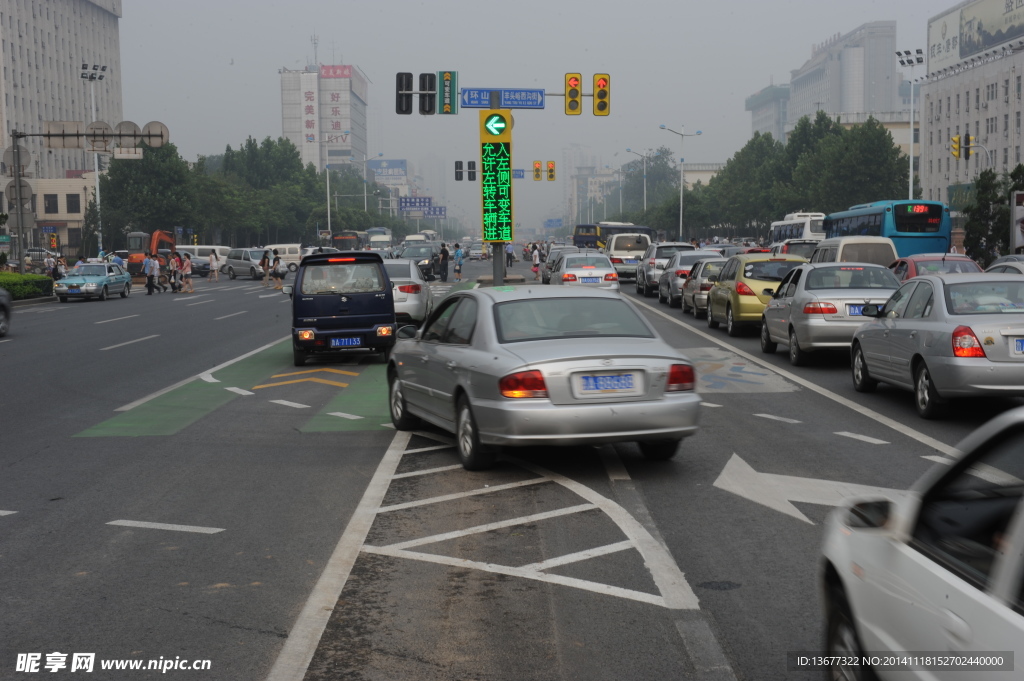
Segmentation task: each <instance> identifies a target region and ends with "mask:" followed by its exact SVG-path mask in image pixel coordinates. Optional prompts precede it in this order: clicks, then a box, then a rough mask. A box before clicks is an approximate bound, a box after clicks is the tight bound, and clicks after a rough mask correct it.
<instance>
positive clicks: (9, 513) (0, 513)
mask: <svg viewBox="0 0 1024 681" xmlns="http://www.w3.org/2000/svg"><path fill="white" fill-rule="evenodd" d="M15 513H17V511H0V515H14V514H15Z"/></svg>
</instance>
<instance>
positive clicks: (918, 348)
mask: <svg viewBox="0 0 1024 681" xmlns="http://www.w3.org/2000/svg"><path fill="white" fill-rule="evenodd" d="M863 314H864V316H865V317H868V318H870V321H868V322H867V323H865V324H864V325H862V326H861V327H860V328H858V329H857V332H856V333H855V334H854V336H853V345H852V346H851V348H850V352H851V357H852V370H853V387H854V388H855V389H856V390H857V391H858V392H871V391H873V390H874V389H875V387H876V386H877V385H878V382H879V381H884V382H885V383H889V384H891V385H894V386H897V387H900V388H906V389H907V390H912V391H913V392H914V406H915V407H916V408H917V413H918V414H919V415H920V416H921V417H922V418H926V419H931V418H936V417H938V416H940V415H941V414H942V413H943V411H944V409H943V406H944V402H946V401H947V400H948V398H953V397H964V396H972V395H1005V396H1022V395H1024V277H1021V276H1020V275H1019V274H989V273H984V272H982V273H978V274H940V275H926V276H919V277H915V278H914V279H911V280H909V281H908V282H906V283H905V284H903V286H901V287H900V288H899V290H897V291H896V292H895V293H894V294H893V295H892V297H890V298H889V300H887V301H886V303H885V305H882V306H875V305H866V306H865V307H864V310H863Z"/></svg>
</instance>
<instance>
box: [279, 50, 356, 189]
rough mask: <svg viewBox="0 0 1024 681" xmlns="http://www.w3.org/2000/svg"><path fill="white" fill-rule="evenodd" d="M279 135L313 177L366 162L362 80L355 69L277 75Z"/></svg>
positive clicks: (318, 67)
mask: <svg viewBox="0 0 1024 681" xmlns="http://www.w3.org/2000/svg"><path fill="white" fill-rule="evenodd" d="M279 73H280V74H281V128H282V134H283V135H284V136H285V137H286V138H288V139H289V140H291V141H292V143H293V144H294V145H295V147H296V148H297V149H298V150H299V153H300V155H301V157H302V164H303V165H307V164H310V163H312V164H313V165H314V166H315V167H316V169H317V171H322V170H324V168H325V167H327V166H328V165H330V166H331V168H332V169H333V170H337V169H338V168H340V167H342V166H343V165H344V164H347V163H356V164H357V165H363V164H364V162H365V161H366V103H367V90H368V89H369V86H368V83H367V79H366V77H365V76H364V75H363V73H362V72H361V71H360V70H359V67H358V66H351V65H347V64H345V65H332V66H328V65H324V64H320V65H316V64H311V65H309V66H307V67H306V68H305V69H303V70H301V71H296V70H291V69H281V70H280V71H279Z"/></svg>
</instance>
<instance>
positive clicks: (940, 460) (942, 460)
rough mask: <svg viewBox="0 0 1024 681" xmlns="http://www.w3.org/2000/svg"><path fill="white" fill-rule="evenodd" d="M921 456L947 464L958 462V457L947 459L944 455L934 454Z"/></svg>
mask: <svg viewBox="0 0 1024 681" xmlns="http://www.w3.org/2000/svg"><path fill="white" fill-rule="evenodd" d="M921 458H922V459H928V460H929V461H934V462H935V463H944V464H946V465H947V466H951V465H953V464H955V463H956V459H947V458H946V457H944V456H934V455H933V456H922V457H921Z"/></svg>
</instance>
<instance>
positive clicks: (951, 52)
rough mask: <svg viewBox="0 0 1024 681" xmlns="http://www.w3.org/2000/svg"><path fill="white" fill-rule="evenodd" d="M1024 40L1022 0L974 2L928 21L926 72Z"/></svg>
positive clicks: (980, 0) (981, 0)
mask: <svg viewBox="0 0 1024 681" xmlns="http://www.w3.org/2000/svg"><path fill="white" fill-rule="evenodd" d="M1021 39H1024V0H975V1H974V2H971V3H968V4H966V5H964V6H963V7H961V8H959V9H956V10H953V11H952V12H947V13H946V14H942V15H939V16H937V17H935V18H933V19H932V20H931V21H929V22H928V70H929V71H936V70H938V69H942V68H946V67H948V66H952V65H953V64H956V63H957V62H960V61H963V60H964V59H968V58H970V57H973V56H975V55H979V54H983V53H985V52H991V51H992V50H998V49H1000V48H1001V47H1003V46H1004V45H1007V44H1009V43H1011V42H1014V41H1017V40H1021Z"/></svg>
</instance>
